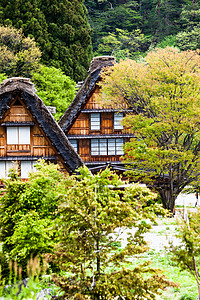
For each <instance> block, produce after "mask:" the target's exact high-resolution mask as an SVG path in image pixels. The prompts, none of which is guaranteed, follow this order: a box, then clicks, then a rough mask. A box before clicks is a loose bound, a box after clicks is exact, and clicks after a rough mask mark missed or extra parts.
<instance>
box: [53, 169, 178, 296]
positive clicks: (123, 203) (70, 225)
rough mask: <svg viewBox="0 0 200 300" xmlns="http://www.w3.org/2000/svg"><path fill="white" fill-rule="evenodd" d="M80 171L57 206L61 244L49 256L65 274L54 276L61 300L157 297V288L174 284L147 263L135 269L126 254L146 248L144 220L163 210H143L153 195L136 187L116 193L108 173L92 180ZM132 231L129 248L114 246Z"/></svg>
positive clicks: (114, 180) (116, 180) (115, 181)
mask: <svg viewBox="0 0 200 300" xmlns="http://www.w3.org/2000/svg"><path fill="white" fill-rule="evenodd" d="M79 172H80V175H76V176H73V177H72V182H71V183H70V184H71V187H70V186H69V188H68V190H67V192H66V194H65V199H64V200H62V202H61V203H60V207H59V212H60V219H59V221H58V224H57V230H58V232H59V233H60V242H59V244H57V245H56V247H55V253H54V254H53V256H52V260H53V261H57V263H58V264H59V265H60V268H61V269H62V270H63V271H66V272H67V275H66V276H61V277H60V276H58V275H54V281H55V282H56V284H58V285H60V287H61V289H62V290H64V291H65V294H64V299H114V298H115V297H119V298H127V299H155V294H157V293H159V289H163V288H164V287H165V286H167V285H170V284H172V283H170V282H169V281H168V280H167V279H166V278H165V277H164V276H163V275H162V274H161V273H160V272H159V270H156V269H154V268H152V267H150V266H149V264H150V262H145V263H141V264H140V263H139V264H138V265H137V267H135V268H131V262H130V256H132V255H134V254H139V253H142V252H144V251H145V250H147V244H146V243H145V241H144V237H143V234H144V233H145V232H147V231H148V230H149V228H150V227H151V226H150V224H149V222H145V221H144V219H146V218H148V219H150V220H151V221H154V218H155V213H156V212H157V213H158V212H161V211H162V209H161V208H160V207H158V206H156V205H152V206H147V202H148V201H152V200H153V199H154V198H155V194H153V193H152V192H150V190H149V189H147V188H144V187H141V186H140V185H138V184H135V185H131V186H130V187H128V188H127V189H126V190H125V191H124V192H123V191H120V189H117V187H118V186H119V185H121V184H122V182H121V180H120V179H119V178H118V176H117V175H116V174H115V173H113V172H111V171H110V170H109V169H106V170H104V171H102V172H100V173H98V174H97V175H94V176H93V175H92V174H91V173H90V172H89V170H88V169H87V168H86V167H85V168H81V169H79ZM132 227H135V229H136V231H135V233H134V234H133V235H132V234H131V233H128V240H127V245H126V246H125V248H121V249H120V248H118V247H119V244H120V241H121V240H122V239H123V234H124V233H125V232H126V231H127V230H128V229H132ZM62 274H63V273H62Z"/></svg>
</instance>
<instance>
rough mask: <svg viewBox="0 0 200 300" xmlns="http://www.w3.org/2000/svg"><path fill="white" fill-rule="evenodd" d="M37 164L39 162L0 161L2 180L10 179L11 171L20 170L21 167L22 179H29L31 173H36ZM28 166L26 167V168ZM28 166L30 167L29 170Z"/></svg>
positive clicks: (0, 176)
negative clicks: (13, 169)
mask: <svg viewBox="0 0 200 300" xmlns="http://www.w3.org/2000/svg"><path fill="white" fill-rule="evenodd" d="M36 164H37V161H31V160H22V161H11V160H6V161H5V160H2V161H0V179H1V178H8V175H9V170H10V169H11V168H15V169H18V167H20V170H21V178H24V179H25V178H29V173H30V172H31V171H35V168H34V166H35V165H36ZM25 165H26V167H25ZM27 165H28V166H29V167H28V168H27Z"/></svg>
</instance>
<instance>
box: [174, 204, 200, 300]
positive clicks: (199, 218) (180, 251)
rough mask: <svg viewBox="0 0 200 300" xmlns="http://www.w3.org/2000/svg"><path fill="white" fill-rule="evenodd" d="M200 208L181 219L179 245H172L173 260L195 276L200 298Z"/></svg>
mask: <svg viewBox="0 0 200 300" xmlns="http://www.w3.org/2000/svg"><path fill="white" fill-rule="evenodd" d="M199 224H200V209H198V210H197V211H196V212H194V213H190V214H189V217H188V219H187V220H185V221H184V220H182V221H179V231H178V234H177V238H178V239H179V245H178V246H173V244H172V245H171V253H172V260H173V261H174V262H175V263H176V264H177V265H178V266H179V267H180V268H181V270H187V271H189V272H190V274H191V275H192V276H193V277H194V278H195V280H196V283H197V288H198V299H200V274H199V267H200V260H199V255H200V225H199Z"/></svg>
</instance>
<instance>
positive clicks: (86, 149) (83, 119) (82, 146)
mask: <svg viewBox="0 0 200 300" xmlns="http://www.w3.org/2000/svg"><path fill="white" fill-rule="evenodd" d="M98 93H99V87H98V86H96V88H95V91H94V92H93V93H92V95H91V97H90V98H89V99H88V101H87V103H86V105H85V106H84V107H83V109H82V112H81V113H80V115H79V116H78V118H77V119H76V121H75V122H74V124H73V126H72V127H71V129H70V130H69V132H68V134H67V135H68V137H69V138H70V135H73V136H76V135H77V136H78V137H79V139H78V154H79V155H80V157H81V158H82V160H83V161H84V162H89V161H90V162H95V161H96V162H102V161H120V160H121V155H99V156H97V155H94V156H91V154H90V153H91V150H90V138H89V136H91V135H92V136H93V137H94V136H95V135H102V136H103V135H108V136H109V135H110V138H112V135H114V137H116V135H118V134H121V135H122V134H129V133H130V130H129V129H128V128H124V129H117V130H116V129H114V112H112V111H108V112H105V109H106V108H105V107H103V105H102V104H101V103H100V102H98V101H97V100H96V94H98ZM84 110H91V113H92V110H95V112H99V113H100V118H101V119H100V120H101V121H100V124H101V125H100V130H91V129H90V128H91V124H90V114H91V113H90V112H84ZM81 135H84V136H85V135H87V136H88V138H85V139H80V136H81ZM127 140H128V139H125V141H127Z"/></svg>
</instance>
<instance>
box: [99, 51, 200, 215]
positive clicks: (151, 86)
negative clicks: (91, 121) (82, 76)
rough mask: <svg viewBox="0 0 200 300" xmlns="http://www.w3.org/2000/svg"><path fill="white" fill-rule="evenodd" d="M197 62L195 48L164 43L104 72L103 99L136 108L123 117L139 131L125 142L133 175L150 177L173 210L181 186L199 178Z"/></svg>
mask: <svg viewBox="0 0 200 300" xmlns="http://www.w3.org/2000/svg"><path fill="white" fill-rule="evenodd" d="M199 66H200V56H199V54H198V52H196V51H182V52H181V51H179V50H178V49H177V48H170V47H168V48H166V49H156V50H155V51H152V52H149V53H148V55H147V56H146V58H145V61H144V62H141V63H137V62H136V61H134V60H125V61H121V62H120V63H119V64H116V65H115V66H113V67H112V68H111V70H112V72H107V73H105V75H103V79H104V80H103V83H102V91H103V95H104V99H105V100H106V98H107V104H108V105H109V104H111V103H112V105H113V104H114V105H115V107H118V108H119V109H123V108H125V107H127V106H128V107H130V108H132V109H133V111H134V114H131V115H127V117H125V121H124V125H125V126H127V127H129V128H132V132H133V133H134V134H135V136H136V137H137V138H133V139H131V141H130V142H129V143H126V145H125V161H126V162H127V163H129V164H131V168H132V171H130V173H131V176H134V177H135V176H136V178H137V179H140V180H142V181H143V182H146V183H150V184H151V185H152V186H153V187H154V188H155V189H156V191H157V192H158V193H159V194H160V196H161V199H162V202H163V205H164V207H165V208H168V209H170V210H171V211H173V209H174V203H175V199H176V197H177V196H178V194H179V193H180V192H181V191H182V190H183V188H184V187H185V186H186V185H188V184H190V183H192V182H194V181H196V180H199V178H200V164H199V162H200V142H199V135H200V125H199V124H200V105H199V100H200V94H199V85H200V72H199ZM105 95H106V96H107V97H106V96H105ZM129 168H130V165H129Z"/></svg>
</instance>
